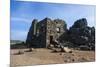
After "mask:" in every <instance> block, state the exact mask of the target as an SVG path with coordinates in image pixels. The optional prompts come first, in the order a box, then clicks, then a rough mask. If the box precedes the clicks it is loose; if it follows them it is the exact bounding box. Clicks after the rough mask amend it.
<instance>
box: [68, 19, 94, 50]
mask: <svg viewBox="0 0 100 67" xmlns="http://www.w3.org/2000/svg"><path fill="white" fill-rule="evenodd" d="M69 36H70V37H69V41H70V42H72V43H74V45H73V46H75V47H80V46H84V47H85V46H86V48H89V49H93V50H94V49H95V28H94V27H89V26H88V25H87V20H86V19H85V18H82V19H79V20H77V21H76V22H75V23H74V25H73V26H72V27H70V29H69Z"/></svg>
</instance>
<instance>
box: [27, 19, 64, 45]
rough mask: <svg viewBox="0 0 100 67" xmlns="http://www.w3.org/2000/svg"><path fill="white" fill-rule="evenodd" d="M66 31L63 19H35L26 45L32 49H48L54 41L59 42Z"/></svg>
mask: <svg viewBox="0 0 100 67" xmlns="http://www.w3.org/2000/svg"><path fill="white" fill-rule="evenodd" d="M65 31H66V24H65V21H63V20H61V19H55V20H51V19H50V18H45V19H43V20H41V21H37V20H36V19H35V20H33V22H32V25H31V27H30V30H29V32H28V35H27V39H26V44H27V45H29V46H30V47H48V46H49V45H50V44H52V41H57V40H59V37H60V36H61V35H63V33H65Z"/></svg>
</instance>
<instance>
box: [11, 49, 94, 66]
mask: <svg viewBox="0 0 100 67" xmlns="http://www.w3.org/2000/svg"><path fill="white" fill-rule="evenodd" d="M27 50H28V49H20V51H22V52H23V54H20V55H17V54H16V53H18V51H19V49H11V55H10V65H11V67H16V66H21V65H22V66H23V65H40V64H61V63H77V62H92V61H95V52H94V51H78V50H73V51H72V53H65V52H63V53H61V52H52V50H49V49H45V48H40V49H34V50H33V51H32V52H27Z"/></svg>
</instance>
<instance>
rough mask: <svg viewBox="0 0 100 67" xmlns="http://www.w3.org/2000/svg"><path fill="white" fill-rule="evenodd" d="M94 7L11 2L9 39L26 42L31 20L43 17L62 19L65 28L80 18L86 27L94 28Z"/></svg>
mask: <svg viewBox="0 0 100 67" xmlns="http://www.w3.org/2000/svg"><path fill="white" fill-rule="evenodd" d="M95 9H96V7H95V6H94V5H76V4H57V3H56V4H54V3H43V2H24V1H15V0H11V7H10V11H11V13H10V14H11V20H10V21H11V23H10V26H11V39H13V40H24V41H25V40H26V36H27V33H28V30H29V28H30V25H31V22H32V20H33V19H38V20H39V21H40V20H42V19H44V18H45V17H49V18H51V19H57V18H60V19H63V20H65V21H66V23H67V28H69V27H70V26H72V25H73V24H74V22H75V21H76V20H78V19H80V18H86V19H87V21H88V26H91V27H92V26H95V23H96V19H95V17H96V16H95Z"/></svg>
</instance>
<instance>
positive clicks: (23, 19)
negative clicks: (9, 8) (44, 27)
mask: <svg viewBox="0 0 100 67" xmlns="http://www.w3.org/2000/svg"><path fill="white" fill-rule="evenodd" d="M11 21H21V22H24V23H31V22H32V20H31V19H27V18H18V17H11Z"/></svg>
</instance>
